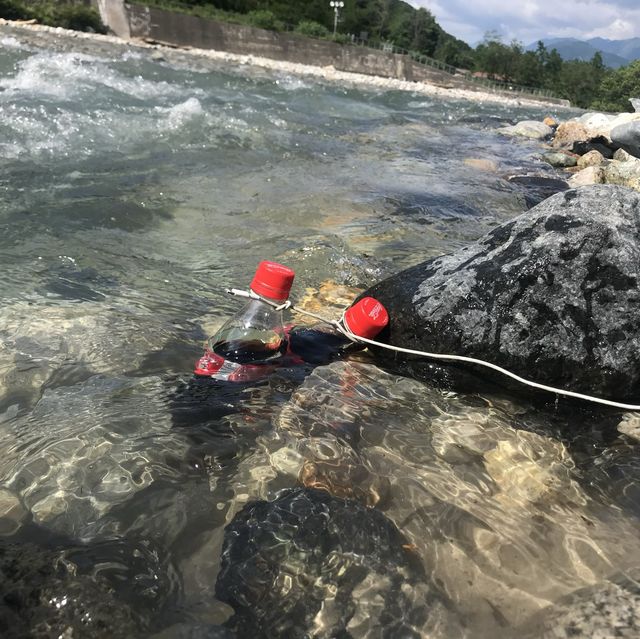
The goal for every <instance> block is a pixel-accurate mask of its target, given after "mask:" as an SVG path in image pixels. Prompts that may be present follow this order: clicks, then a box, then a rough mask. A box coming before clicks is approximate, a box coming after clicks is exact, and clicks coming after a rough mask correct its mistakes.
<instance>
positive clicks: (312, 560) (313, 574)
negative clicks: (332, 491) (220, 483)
mask: <svg viewBox="0 0 640 639" xmlns="http://www.w3.org/2000/svg"><path fill="white" fill-rule="evenodd" d="M216 596H217V597H218V598H219V599H220V600H221V601H224V602H225V603H228V604H230V605H231V606H232V607H233V608H234V610H235V613H236V614H235V616H234V617H233V618H232V619H231V620H230V625H231V626H232V627H233V628H234V629H235V630H237V632H238V634H239V636H253V637H300V638H302V637H310V636H313V637H350V636H365V635H367V633H368V632H373V631H375V635H376V636H393V637H418V636H423V635H422V634H421V633H423V632H427V633H429V632H433V630H434V628H435V627H436V626H437V627H438V629H439V630H440V631H442V632H444V633H445V634H444V635H442V636H458V633H456V632H455V631H454V629H453V628H451V627H449V628H447V627H446V625H444V626H443V623H444V617H443V615H444V608H443V606H442V603H441V602H440V601H439V600H438V597H437V596H436V594H435V592H434V591H433V590H432V589H431V588H430V587H429V586H428V585H427V583H426V581H425V580H424V577H423V575H422V571H421V568H420V567H419V563H418V561H417V560H416V558H414V557H413V556H412V552H411V551H410V549H409V548H408V547H407V541H406V540H405V539H404V537H403V536H402V534H401V533H400V532H399V531H398V529H397V528H396V527H395V526H394V525H393V524H392V523H391V522H390V521H389V520H388V519H386V517H384V515H382V514H381V513H380V512H378V511H376V510H373V509H369V508H365V507H364V506H361V505H360V504H358V503H356V502H353V501H349V500H344V499H339V498H336V497H332V496H330V495H329V494H328V493H326V492H324V491H319V490H313V489H308V488H306V489H292V490H285V491H282V492H281V493H280V495H279V496H278V498H277V499H275V500H274V501H271V502H266V501H259V502H255V503H252V504H249V505H248V506H246V507H245V508H244V509H243V510H242V511H240V512H239V513H238V514H237V515H236V517H235V519H234V520H233V521H232V522H231V524H230V525H229V526H227V528H226V529H225V536H224V546H223V550H222V559H221V570H220V573H219V575H218V580H217V583H216ZM447 630H448V631H449V632H448V633H447ZM452 633H453V634H452Z"/></svg>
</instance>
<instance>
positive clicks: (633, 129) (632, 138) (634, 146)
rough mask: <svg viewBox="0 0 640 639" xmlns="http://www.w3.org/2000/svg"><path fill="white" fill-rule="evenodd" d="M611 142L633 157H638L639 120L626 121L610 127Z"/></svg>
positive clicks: (639, 142) (639, 147) (639, 148)
mask: <svg viewBox="0 0 640 639" xmlns="http://www.w3.org/2000/svg"><path fill="white" fill-rule="evenodd" d="M610 135H611V142H613V143H614V144H615V145H617V146H620V147H621V148H623V149H624V150H625V151H628V152H629V153H631V155H634V156H635V157H637V158H639V157H640V120H634V121H632V122H626V123H625V124H620V125H619V126H617V127H615V128H614V129H611V134H610Z"/></svg>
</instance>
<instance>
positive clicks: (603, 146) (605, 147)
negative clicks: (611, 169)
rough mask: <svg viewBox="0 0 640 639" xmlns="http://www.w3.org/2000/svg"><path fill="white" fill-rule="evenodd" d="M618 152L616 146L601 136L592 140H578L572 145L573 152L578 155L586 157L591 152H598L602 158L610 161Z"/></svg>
mask: <svg viewBox="0 0 640 639" xmlns="http://www.w3.org/2000/svg"><path fill="white" fill-rule="evenodd" d="M615 150H616V146H615V145H614V144H612V143H611V142H609V140H607V138H605V137H604V136H603V135H599V136H597V137H595V138H591V139H590V140H576V141H575V142H574V143H573V144H572V145H571V151H572V152H573V153H577V154H578V155H585V154H586V153H589V151H597V152H598V153H600V154H601V155H602V157H604V158H606V159H607V160H610V159H611V158H612V157H613V154H614V152H615Z"/></svg>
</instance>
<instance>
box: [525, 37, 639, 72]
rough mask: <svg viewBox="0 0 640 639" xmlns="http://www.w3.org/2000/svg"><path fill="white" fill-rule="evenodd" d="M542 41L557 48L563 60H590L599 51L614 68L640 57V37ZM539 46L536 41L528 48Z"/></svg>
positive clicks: (529, 49)
mask: <svg viewBox="0 0 640 639" xmlns="http://www.w3.org/2000/svg"><path fill="white" fill-rule="evenodd" d="M542 42H543V43H544V46H545V47H547V49H549V50H551V49H556V50H557V51H558V53H559V54H560V55H561V56H562V59H563V60H584V61H589V60H591V58H593V56H594V55H595V54H596V53H597V52H600V55H601V56H602V61H603V62H604V64H605V65H606V66H608V67H611V68H613V69H617V68H619V67H622V66H626V65H628V64H629V63H630V62H633V61H634V60H637V59H638V58H640V38H628V39H626V40H608V39H606V38H590V39H589V40H579V39H577V38H543V39H542ZM537 47H538V42H537V41H536V42H532V43H531V44H530V45H528V46H527V47H526V49H527V51H535V50H536V49H537Z"/></svg>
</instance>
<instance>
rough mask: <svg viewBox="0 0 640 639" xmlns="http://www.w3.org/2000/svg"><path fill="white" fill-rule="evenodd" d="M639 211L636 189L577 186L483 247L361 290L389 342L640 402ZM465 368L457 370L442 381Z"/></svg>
mask: <svg viewBox="0 0 640 639" xmlns="http://www.w3.org/2000/svg"><path fill="white" fill-rule="evenodd" d="M639 206H640V196H639V195H638V194H637V193H635V192H634V191H631V190H629V189H625V188H621V187H613V186H608V185H595V186H591V187H582V188H580V189H573V190H569V191H566V192H564V193H559V194H557V195H555V196H552V197H551V198H549V199H547V200H546V201H544V202H542V203H541V204H539V205H538V206H536V207H535V208H533V209H531V210H530V211H528V212H527V213H525V214H523V215H521V216H519V217H517V218H515V219H514V220H512V221H510V222H507V223H505V224H502V225H500V226H499V227H497V228H495V229H494V230H493V231H491V232H490V233H489V234H487V235H485V236H484V237H483V238H481V239H480V240H478V241H477V242H476V243H475V244H472V245H470V246H467V247H465V248H463V249H461V250H459V251H457V252H456V253H453V254H450V255H444V256H442V257H438V258H432V259H430V260H427V261H426V262H422V263H421V264H418V265H416V266H414V267H412V268H409V269H407V270H405V271H402V272H400V273H398V274H397V275H394V276H392V277H390V278H388V279H386V280H384V281H382V282H380V283H379V284H377V285H375V286H373V287H372V288H371V289H369V290H368V291H366V293H365V294H366V295H371V296H373V297H375V298H377V299H378V300H380V301H381V302H382V303H383V304H384V305H385V307H386V308H387V310H388V311H389V315H390V318H391V321H390V323H389V326H388V327H387V329H385V331H384V332H383V334H382V339H384V340H386V341H388V342H389V343H390V344H392V345H396V346H402V347H407V348H412V349H418V350H422V351H431V352H438V353H451V354H457V355H467V356H472V357H476V358H480V359H483V360H487V361H489V362H493V363H494V364H498V365H500V366H503V367H505V368H507V369H509V370H511V371H513V372H514V373H517V374H519V375H521V376H523V377H526V378H528V379H531V380H534V381H537V382H542V383H545V384H551V385H555V386H560V387H562V388H567V389H570V390H573V391H580V392H585V393H593V394H596V395H601V396H604V397H609V398H612V399H619V400H631V401H636V403H637V400H638V395H639V394H640V392H639V391H640V314H639V313H638V311H637V309H638V303H639V302H640V292H639V291H638V278H639V276H640V244H639V240H640V237H639V236H640V212H639V210H638V208H639ZM375 353H376V356H377V357H378V358H379V360H380V361H381V362H383V363H385V364H387V365H389V366H391V367H395V368H399V369H400V370H403V372H409V373H413V374H414V375H417V376H427V377H428V378H431V376H432V375H433V374H434V371H435V370H437V369H438V367H436V366H435V365H434V364H433V363H432V362H430V363H428V362H427V361H426V360H418V361H416V358H413V359H407V358H406V357H403V356H402V355H400V354H398V353H394V352H391V351H388V350H382V349H375ZM468 368H469V367H464V370H465V371H467V370H468ZM462 369H463V367H462V366H460V365H456V366H455V367H453V366H451V367H449V369H448V370H449V375H444V376H443V377H444V380H445V381H447V380H451V379H454V376H452V374H451V371H454V372H455V374H457V371H460V370H462ZM481 374H482V377H483V378H490V376H491V373H489V371H487V370H486V369H482V373H481ZM500 379H501V381H502V382H503V383H504V382H505V381H506V378H504V377H502V378H500Z"/></svg>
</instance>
